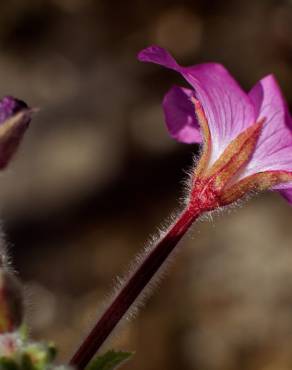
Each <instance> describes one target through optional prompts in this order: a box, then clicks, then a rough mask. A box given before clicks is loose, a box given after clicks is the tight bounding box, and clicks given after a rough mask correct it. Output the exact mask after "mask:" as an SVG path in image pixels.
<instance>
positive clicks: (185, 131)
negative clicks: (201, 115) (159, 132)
mask: <svg viewBox="0 0 292 370" xmlns="http://www.w3.org/2000/svg"><path fill="white" fill-rule="evenodd" d="M193 95H194V93H193V91H192V90H190V89H185V88H182V87H178V86H174V87H172V88H171V89H170V90H169V91H168V93H167V94H166V95H165V97H164V99H163V104H162V105H163V110H164V117H165V122H166V125H167V128H168V131H169V133H170V135H171V136H172V137H173V138H175V139H176V140H178V141H180V142H182V143H187V144H190V143H200V142H201V141H202V136H201V134H200V127H199V124H198V121H197V118H196V115H195V108H194V104H193V103H192V102H191V100H190V98H191V97H192V96H193Z"/></svg>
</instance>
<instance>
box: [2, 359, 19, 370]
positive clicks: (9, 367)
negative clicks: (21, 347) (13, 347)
mask: <svg viewBox="0 0 292 370" xmlns="http://www.w3.org/2000/svg"><path fill="white" fill-rule="evenodd" d="M18 368H19V367H18V365H17V363H16V362H15V361H14V360H13V359H11V358H9V357H0V370H18Z"/></svg>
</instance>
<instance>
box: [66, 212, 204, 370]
mask: <svg viewBox="0 0 292 370" xmlns="http://www.w3.org/2000/svg"><path fill="white" fill-rule="evenodd" d="M200 213H201V211H200V210H199V209H198V210H194V209H193V208H191V209H190V208H187V209H185V210H184V211H183V212H182V213H181V214H180V216H179V217H178V219H177V220H176V222H175V223H174V224H173V225H172V226H171V227H170V229H169V230H168V231H167V233H166V234H165V235H164V236H163V237H162V239H160V240H159V241H158V242H157V244H156V245H155V246H154V248H153V249H152V250H151V251H150V252H149V254H148V255H147V256H146V258H145V259H144V260H143V261H142V262H141V264H140V265H139V266H138V267H137V268H136V270H135V271H134V272H133V273H132V275H131V276H130V277H129V278H128V280H127V281H126V283H125V285H124V286H122V288H121V290H120V291H119V292H118V294H117V295H116V296H115V298H114V299H113V301H112V302H111V304H110V305H109V306H108V308H107V309H106V310H105V312H104V313H103V315H102V316H101V318H100V319H99V320H98V321H97V323H96V325H95V326H94V328H93V329H92V330H91V332H90V333H89V335H88V336H87V337H86V338H85V340H84V342H83V343H82V344H81V346H80V347H79V348H78V350H77V351H76V353H75V354H74V356H73V357H72V359H71V361H70V365H72V366H74V367H75V368H76V369H78V370H83V369H84V368H85V367H86V365H87V364H88V363H89V361H90V360H91V359H92V358H93V356H94V355H95V353H96V352H97V351H98V350H99V348H100V347H101V345H102V344H103V343H104V341H105V340H106V338H107V337H108V336H109V335H110V334H111V332H112V331H113V329H114V328H115V327H116V325H117V324H118V323H119V321H120V320H121V319H122V318H123V316H124V315H125V314H126V312H127V311H128V310H129V308H130V307H131V305H132V304H133V303H134V302H135V300H136V299H137V297H138V296H139V295H140V293H141V292H142V291H143V290H144V288H145V287H146V286H147V284H148V283H149V282H150V280H151V279H152V278H153V277H154V275H155V273H156V272H157V271H158V270H159V268H160V267H161V266H162V265H163V263H164V262H165V261H166V260H167V258H168V256H169V255H170V254H171V252H172V251H173V250H174V249H175V247H176V245H177V243H178V242H179V241H180V239H181V238H182V237H183V235H184V234H185V233H186V231H187V230H188V229H189V227H190V226H191V224H192V223H193V222H194V221H195V220H196V219H197V218H198V216H199V215H200Z"/></svg>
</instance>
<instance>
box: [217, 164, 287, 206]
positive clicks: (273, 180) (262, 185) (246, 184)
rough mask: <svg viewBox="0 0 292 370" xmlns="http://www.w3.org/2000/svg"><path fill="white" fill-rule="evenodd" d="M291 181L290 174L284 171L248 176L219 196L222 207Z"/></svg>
mask: <svg viewBox="0 0 292 370" xmlns="http://www.w3.org/2000/svg"><path fill="white" fill-rule="evenodd" d="M290 181H292V173H291V172H286V171H265V172H259V173H256V174H254V175H251V176H248V177H246V178H244V179H242V180H240V181H239V182H237V183H235V184H234V185H232V186H230V187H229V188H227V189H225V190H224V192H223V193H222V195H221V196H220V202H221V204H222V205H228V204H230V203H233V202H234V201H236V200H237V199H240V198H242V197H243V196H244V195H245V194H247V193H251V192H258V191H264V190H268V189H271V188H272V187H273V186H276V185H278V184H282V183H286V182H290Z"/></svg>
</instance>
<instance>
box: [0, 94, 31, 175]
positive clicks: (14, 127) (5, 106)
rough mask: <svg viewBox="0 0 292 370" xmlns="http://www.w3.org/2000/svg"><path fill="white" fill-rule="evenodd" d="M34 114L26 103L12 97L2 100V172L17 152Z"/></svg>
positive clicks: (0, 116) (0, 120) (0, 132)
mask: <svg viewBox="0 0 292 370" xmlns="http://www.w3.org/2000/svg"><path fill="white" fill-rule="evenodd" d="M32 112H33V110H32V109H30V108H29V107H28V106H27V105H26V103H24V102H23V101H22V100H19V99H16V98H14V97H12V96H6V97H4V98H3V99H2V100H0V170H1V169H4V168H5V167H6V165H7V164H8V162H9V161H10V159H11V158H12V156H13V154H14V153H15V152H16V150H17V148H18V145H19V143H20V141H21V139H22V137H23V134H24V133H25V131H26V129H27V127H28V125H29V123H30V120H31V115H32Z"/></svg>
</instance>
